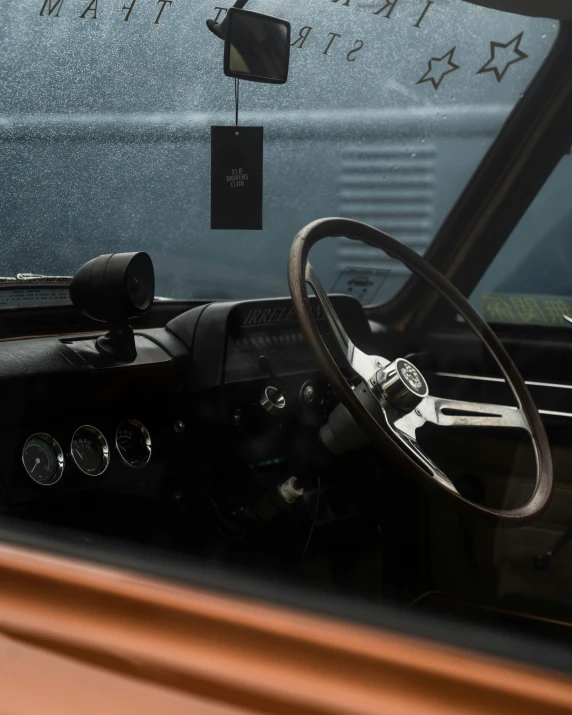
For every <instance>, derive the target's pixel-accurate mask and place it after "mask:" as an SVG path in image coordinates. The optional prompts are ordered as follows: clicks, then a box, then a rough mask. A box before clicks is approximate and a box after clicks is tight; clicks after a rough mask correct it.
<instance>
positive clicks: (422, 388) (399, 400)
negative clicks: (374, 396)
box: [376, 358, 429, 412]
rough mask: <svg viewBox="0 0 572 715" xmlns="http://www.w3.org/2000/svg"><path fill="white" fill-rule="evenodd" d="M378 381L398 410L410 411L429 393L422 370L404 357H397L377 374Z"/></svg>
mask: <svg viewBox="0 0 572 715" xmlns="http://www.w3.org/2000/svg"><path fill="white" fill-rule="evenodd" d="M376 382H377V385H378V386H379V390H380V391H381V395H382V396H383V397H385V398H386V399H387V400H388V401H389V402H391V404H392V405H393V406H394V407H396V408H397V409H398V410H401V411H403V412H410V411H411V410H413V409H415V408H416V407H417V405H418V404H419V403H420V402H421V401H422V400H423V399H424V398H425V397H427V395H428V394H429V388H428V386H427V382H426V381H425V378H424V377H423V375H422V374H421V372H420V371H419V370H418V369H417V368H416V367H415V365H413V364H412V363H410V362H409V360H405V359H404V358H397V360H394V361H393V362H392V363H390V364H389V365H387V367H385V368H384V369H382V370H379V372H378V373H377V375H376Z"/></svg>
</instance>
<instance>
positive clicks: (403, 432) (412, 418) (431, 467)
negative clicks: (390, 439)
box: [384, 397, 459, 494]
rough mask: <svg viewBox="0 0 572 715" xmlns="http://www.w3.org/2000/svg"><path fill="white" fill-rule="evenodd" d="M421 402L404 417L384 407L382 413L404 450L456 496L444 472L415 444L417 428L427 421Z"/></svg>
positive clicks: (453, 486) (455, 490)
mask: <svg viewBox="0 0 572 715" xmlns="http://www.w3.org/2000/svg"><path fill="white" fill-rule="evenodd" d="M427 399H431V398H427V397H426V398H425V400H427ZM425 400H423V402H425ZM423 402H422V403H421V404H420V405H418V407H417V408H416V409H415V410H414V411H412V412H410V413H409V414H405V415H404V414H402V413H400V412H397V411H396V410H393V409H392V408H391V407H388V406H387V405H385V407H384V412H385V417H386V420H387V424H388V425H389V428H390V429H391V431H392V433H393V435H394V436H395V437H396V438H397V439H398V440H399V442H400V443H401V444H402V445H404V446H405V447H406V449H407V450H408V451H409V452H410V453H411V454H412V455H413V457H414V458H415V459H417V461H419V462H421V464H422V465H423V467H425V469H426V470H427V471H428V472H429V474H430V475H431V477H432V478H433V479H435V480H436V481H438V482H439V483H440V484H441V485H442V486H444V487H446V488H447V489H449V491H452V492H454V493H455V494H458V493H459V492H458V491H457V489H456V487H455V485H454V484H453V482H452V481H451V480H450V479H449V477H448V476H447V475H446V474H445V472H444V471H443V470H442V469H441V468H440V467H438V466H437V465H436V464H435V462H434V461H433V460H432V459H431V457H429V456H428V455H427V454H426V453H425V452H424V451H423V449H422V448H421V447H420V446H419V443H418V442H417V435H416V432H417V430H418V428H419V427H422V426H423V425H424V424H425V422H427V421H428V420H426V419H425V418H424V417H423V414H422V412H421V410H420V409H419V408H420V407H421V405H422V404H423Z"/></svg>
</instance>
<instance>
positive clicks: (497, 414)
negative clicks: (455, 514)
mask: <svg viewBox="0 0 572 715" xmlns="http://www.w3.org/2000/svg"><path fill="white" fill-rule="evenodd" d="M335 236H345V237H347V238H350V239H354V240H356V241H362V242H363V243H365V244H367V245H368V246H373V247H374V248H379V249H381V250H382V251H385V252H386V253H387V254H388V255H389V256H390V257H391V258H395V259H398V260H400V261H401V262H402V263H404V264H405V265H406V266H407V267H408V268H409V269H411V270H412V271H413V272H414V273H417V274H418V275H420V276H421V277H422V278H424V279H425V280H426V281H427V282H428V283H429V284H430V285H431V286H432V287H433V288H435V290H437V291H438V293H440V295H441V296H443V297H444V298H445V299H446V300H447V301H448V302H449V303H450V304H451V305H452V306H453V308H455V310H456V311H457V312H458V313H459V314H460V315H461V316H462V317H463V318H464V319H465V321H466V323H467V324H468V325H469V327H470V328H471V329H472V330H473V332H474V333H475V334H476V335H477V336H478V337H479V338H480V340H481V342H482V343H483V344H484V345H485V347H486V348H487V350H488V351H489V353H490V354H491V355H492V356H493V358H494V359H495V360H496V362H497V364H498V366H499V367H500V369H501V371H502V374H503V375H504V378H505V380H506V381H507V383H508V385H509V386H510V388H511V390H512V392H513V394H514V396H515V398H516V402H517V405H518V407H517V408H514V407H502V406H499V405H490V404H482V403H476V402H462V401H458V400H447V399H442V398H440V397H432V396H431V395H430V394H429V389H428V386H427V382H426V381H425V378H424V377H423V375H422V374H421V372H420V371H419V370H418V369H417V367H415V365H413V364H412V363H411V362H409V361H408V360H405V359H403V358H398V359H397V360H394V361H392V362H391V361H389V360H387V359H386V358H383V357H381V356H379V355H368V354H366V353H365V352H363V351H362V350H360V349H359V348H358V347H356V346H355V345H354V344H353V343H352V341H351V340H350V338H349V337H348V335H347V333H346V331H345V329H344V327H343V325H342V324H341V322H340V319H339V317H338V315H337V313H336V311H335V309H334V307H333V305H332V303H331V301H330V299H329V298H328V295H327V293H326V291H325V290H324V288H323V287H322V285H321V283H320V281H319V279H318V277H317V276H316V274H315V273H314V271H313V269H312V266H311V265H310V262H309V261H308V254H309V252H310V249H311V248H312V246H313V245H314V244H316V243H317V242H318V241H321V240H322V239H324V238H331V237H335ZM288 283H289V285H290V293H291V295H292V301H293V305H294V308H295V310H296V313H297V315H298V319H299V321H300V326H301V328H302V333H303V335H304V338H305V340H306V342H307V344H308V346H309V347H310V349H311V350H312V352H313V353H314V355H315V357H316V360H317V361H318V364H319V366H320V368H321V369H322V371H323V373H324V374H325V376H326V377H327V379H328V380H329V382H330V383H331V385H332V387H333V388H334V391H335V393H336V394H337V396H338V397H339V399H340V400H341V402H342V404H343V405H344V406H345V407H346V409H347V410H348V411H349V413H350V415H351V416H352V417H353V419H354V420H355V422H356V423H357V424H358V425H359V427H361V429H362V430H363V432H365V434H366V435H367V436H368V437H369V438H370V439H371V440H372V441H373V442H374V443H375V444H377V445H378V446H379V447H380V448H381V449H382V450H383V451H384V452H385V453H387V454H388V455H389V456H390V457H391V458H392V459H393V460H394V462H395V463H396V464H397V466H399V467H401V468H402V469H403V470H404V471H405V472H408V473H409V474H411V475H412V476H413V477H414V478H416V479H417V481H418V482H420V483H421V484H422V485H424V486H426V487H428V488H430V489H431V490H433V491H435V492H437V493H438V494H439V495H440V496H441V497H442V498H443V499H444V500H445V501H448V502H449V503H450V504H451V505H452V506H453V507H455V508H457V509H458V510H461V511H463V512H464V513H466V514H468V515H471V516H477V517H480V518H481V519H483V520H485V521H487V522H489V523H493V524H497V525H504V526H507V525H512V526H520V525H522V524H524V523H527V522H530V521H532V520H533V519H534V518H535V517H536V516H538V514H540V513H541V512H542V511H543V510H544V509H545V508H546V506H547V505H548V502H549V500H550V497H551V495H552V482H553V476H552V457H551V453H550V446H549V443H548V438H547V436H546V432H545V430H544V426H543V424H542V421H541V419H540V415H539V414H538V410H537V409H536V406H535V404H534V402H533V400H532V397H531V395H530V392H529V391H528V388H527V387H526V384H525V382H524V380H523V378H522V377H521V375H520V373H519V371H518V369H517V367H516V365H515V364H514V362H513V361H512V359H511V358H510V356H509V355H508V353H507V352H506V350H505V349H504V347H503V345H502V343H501V342H500V341H499V339H498V338H497V337H496V335H495V334H494V333H493V331H492V330H491V328H490V327H489V325H488V324H487V323H486V322H485V320H484V319H483V318H482V317H481V316H480V315H479V313H477V311H476V310H475V309H474V308H473V307H472V306H471V304H470V303H469V302H468V300H467V299H466V298H465V297H464V296H463V295H462V294H461V293H460V292H459V291H458V290H457V289H456V288H455V287H454V286H453V284H452V283H450V281H449V280H447V279H446V278H445V277H444V276H443V275H441V273H439V272H438V271H437V270H436V269H435V268H433V266H431V265H430V264H429V263H428V262H427V261H426V260H425V259H424V258H422V257H421V256H419V255H418V254H417V253H415V251H413V250H412V249H411V248H409V247H407V246H405V245H404V244H402V243H401V242H400V241H398V240H396V239H395V238H392V237H391V236H388V235H387V234H386V233H383V231H380V230H378V229H376V228H374V227H373V226H368V225H367V224H364V223H361V222H359V221H352V220H349V219H342V218H326V219H321V220H319V221H314V222H313V223H310V224H308V225H307V226H306V227H304V228H303V229H302V230H301V231H300V232H299V233H298V235H297V236H296V237H295V238H294V241H293V243H292V247H291V249H290V256H289V259H288ZM306 284H309V285H310V286H311V287H312V289H313V291H314V294H315V296H316V298H317V299H318V301H319V303H320V304H321V307H322V308H323V311H324V314H325V317H326V318H327V321H328V324H329V326H330V329H331V332H332V333H333V336H334V338H335V340H336V342H337V344H338V345H339V347H340V348H341V350H342V353H343V355H344V357H345V359H346V361H347V363H348V365H349V366H350V367H351V368H352V369H353V371H354V372H355V373H357V375H358V376H359V377H360V378H361V380H362V383H361V384H360V385H359V386H358V387H352V386H351V385H350V384H349V382H347V381H346V379H345V377H344V375H343V373H342V371H341V369H340V368H339V367H338V364H337V363H336V360H335V359H334V357H333V356H332V354H331V353H330V351H329V349H328V347H327V345H326V343H325V341H324V339H323V337H322V335H321V334H320V331H319V329H318V326H317V323H316V320H315V318H314V314H313V313H312V310H311V307H310V300H309V298H308V292H307V287H306ZM426 422H431V423H433V424H436V425H444V426H455V427H498V428H506V427H516V428H521V429H524V430H526V431H527V432H528V433H529V435H530V437H531V440H532V444H533V447H534V454H535V459H536V482H535V487H534V492H533V494H532V496H531V498H530V500H529V501H528V503H527V504H525V505H524V506H521V507H518V508H516V509H508V510H497V509H490V508H488V507H485V506H481V505H480V504H477V503H475V502H472V501H470V500H468V499H466V498H465V497H463V496H462V495H461V494H460V493H459V492H458V491H457V489H456V488H455V486H454V484H453V482H452V481H451V480H450V479H449V477H447V475H446V474H445V473H444V472H443V471H442V470H441V469H440V468H439V467H438V466H437V465H436V464H435V463H434V462H433V461H432V460H431V459H430V458H429V457H428V456H427V454H426V453H425V452H424V451H423V450H422V449H421V447H420V446H419V444H418V442H417V439H416V431H417V430H418V429H419V428H420V427H421V426H423V425H424V424H425V423H426Z"/></svg>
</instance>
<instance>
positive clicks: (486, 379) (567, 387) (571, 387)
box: [429, 372, 572, 390]
mask: <svg viewBox="0 0 572 715" xmlns="http://www.w3.org/2000/svg"><path fill="white" fill-rule="evenodd" d="M429 374H430V375H438V376H439V377H456V378H458V379H462V380H481V381H482V382H504V383H506V380H505V379H504V377H485V376H484V375H459V374H457V373H455V372H433V373H429ZM524 382H525V384H526V385H529V386H531V387H554V388H556V389H560V390H572V385H566V384H564V383H559V382H535V381H534V380H525V381H524Z"/></svg>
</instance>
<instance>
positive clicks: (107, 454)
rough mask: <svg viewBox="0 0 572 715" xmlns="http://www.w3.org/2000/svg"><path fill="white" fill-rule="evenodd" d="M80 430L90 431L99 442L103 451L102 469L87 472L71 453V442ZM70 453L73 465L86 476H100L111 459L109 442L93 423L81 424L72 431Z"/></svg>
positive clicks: (71, 443)
mask: <svg viewBox="0 0 572 715" xmlns="http://www.w3.org/2000/svg"><path fill="white" fill-rule="evenodd" d="M80 430H86V431H87V432H91V433H92V434H93V435H95V436H96V437H97V439H98V441H99V443H100V444H101V448H102V451H103V469H101V471H99V472H87V471H86V470H85V469H83V468H82V467H81V466H80V465H79V464H78V462H77V459H76V458H75V455H74V453H73V442H74V439H75V436H76V434H77V433H78V432H79V431H80ZM70 455H71V458H72V459H73V461H74V464H75V466H76V467H77V468H78V469H79V471H80V472H81V473H82V474H85V475H86V476H87V477H100V476H101V475H102V474H104V472H106V471H107V468H108V467H109V462H110V461H111V454H110V450H109V444H108V442H107V440H106V439H105V437H104V435H103V432H101V430H98V429H97V427H94V426H93V425H81V427H78V428H77V429H76V431H75V432H74V433H73V435H72V438H71V442H70Z"/></svg>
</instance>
